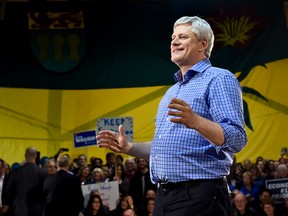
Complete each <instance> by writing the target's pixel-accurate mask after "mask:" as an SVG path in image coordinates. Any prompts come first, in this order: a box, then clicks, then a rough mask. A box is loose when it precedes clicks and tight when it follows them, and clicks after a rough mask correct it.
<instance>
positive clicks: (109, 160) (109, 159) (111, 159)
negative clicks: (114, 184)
mask: <svg viewBox="0 0 288 216" xmlns="http://www.w3.org/2000/svg"><path fill="white" fill-rule="evenodd" d="M104 165H105V166H107V167H108V168H109V170H110V173H109V177H108V178H109V179H111V180H112V179H113V177H114V175H115V154H114V153H113V152H108V153H107V154H106V164H104Z"/></svg>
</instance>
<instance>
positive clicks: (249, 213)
mask: <svg viewBox="0 0 288 216" xmlns="http://www.w3.org/2000/svg"><path fill="white" fill-rule="evenodd" d="M247 204H248V201H247V199H246V197H245V196H244V194H243V193H241V192H239V193H236V194H235V197H234V199H233V210H234V212H233V215H234V216H241V215H243V216H257V213H256V210H255V209H254V208H252V207H249V206H248V205H247Z"/></svg>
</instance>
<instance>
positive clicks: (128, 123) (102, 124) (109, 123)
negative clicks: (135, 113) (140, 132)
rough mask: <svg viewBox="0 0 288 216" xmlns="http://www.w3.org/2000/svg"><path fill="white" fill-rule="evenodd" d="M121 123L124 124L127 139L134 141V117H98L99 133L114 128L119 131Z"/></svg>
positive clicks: (113, 129)
mask: <svg viewBox="0 0 288 216" xmlns="http://www.w3.org/2000/svg"><path fill="white" fill-rule="evenodd" d="M119 125H123V129H124V132H125V134H126V137H127V140H128V141H130V142H133V139H134V130H133V117H130V116H128V117H107V118H105V117H103V118H99V119H97V125H96V127H97V133H99V132H100V131H101V130H112V131H115V132H118V127H119Z"/></svg>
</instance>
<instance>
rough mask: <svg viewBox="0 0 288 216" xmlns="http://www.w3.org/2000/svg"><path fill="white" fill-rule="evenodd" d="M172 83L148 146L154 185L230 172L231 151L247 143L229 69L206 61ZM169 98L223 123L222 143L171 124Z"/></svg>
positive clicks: (236, 88) (239, 101) (239, 96)
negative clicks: (215, 142)
mask: <svg viewBox="0 0 288 216" xmlns="http://www.w3.org/2000/svg"><path fill="white" fill-rule="evenodd" d="M174 76H175V80H176V81H177V83H176V84H175V85H173V86H172V87H171V88H170V89H168V91H167V92H166V94H165V95H164V97H163V98H162V100H161V101H160V104H159V107H158V113H157V116H156V121H155V122H156V130H155V135H154V138H153V141H152V145H151V154H150V165H151V167H150V174H151V179H152V181H153V182H154V183H157V182H159V181H160V180H162V181H163V180H164V181H168V182H180V181H189V180H192V179H215V178H221V177H223V176H226V175H228V174H229V169H230V166H231V164H232V162H233V155H234V153H236V152H238V151H240V150H241V149H242V148H243V147H244V146H245V145H246V143H247V136H246V132H245V130H244V115H243V102H242V89H241V86H240V84H239V82H238V80H237V79H236V77H235V76H234V75H233V74H232V73H231V72H230V71H228V70H224V69H221V68H216V67H212V66H211V63H210V61H209V59H204V60H202V61H200V62H198V63H197V64H196V65H194V66H193V67H192V68H190V70H189V71H188V72H187V73H186V74H185V76H184V79H183V80H182V77H181V76H182V75H181V71H178V72H177V73H175V75H174ZM172 97H175V98H181V99H182V100H184V101H186V102H187V103H188V104H189V105H190V106H191V108H192V110H193V111H194V112H195V113H196V114H198V115H200V116H202V117H205V118H207V119H210V120H211V121H214V122H217V123H218V124H220V125H221V127H222V128H223V131H224V137H225V143H224V144H223V145H222V146H218V147H217V146H215V145H213V144H211V143H210V142H209V141H207V140H206V139H205V138H204V137H203V136H201V135H200V134H199V133H198V132H197V131H196V130H194V129H188V128H186V127H185V126H184V125H182V124H175V123H172V122H170V120H169V118H171V116H168V114H167V112H168V108H167V105H168V104H169V103H170V100H171V98H172Z"/></svg>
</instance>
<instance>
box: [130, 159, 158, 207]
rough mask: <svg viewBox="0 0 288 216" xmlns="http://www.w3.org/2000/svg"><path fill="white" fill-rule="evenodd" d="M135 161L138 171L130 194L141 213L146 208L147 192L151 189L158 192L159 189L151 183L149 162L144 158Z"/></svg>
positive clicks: (133, 178) (131, 184)
mask: <svg viewBox="0 0 288 216" xmlns="http://www.w3.org/2000/svg"><path fill="white" fill-rule="evenodd" d="M135 161H136V164H137V170H136V172H135V173H134V175H133V177H132V178H131V180H130V191H129V194H130V195H131V196H132V197H133V201H134V205H135V206H136V207H137V210H138V212H141V211H142V210H144V209H145V208H146V206H144V203H145V193H146V191H147V190H149V189H154V190H156V189H157V187H156V185H155V184H152V182H151V179H150V173H149V165H148V161H147V160H145V159H142V158H136V159H135ZM143 208H144V209H143Z"/></svg>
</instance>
